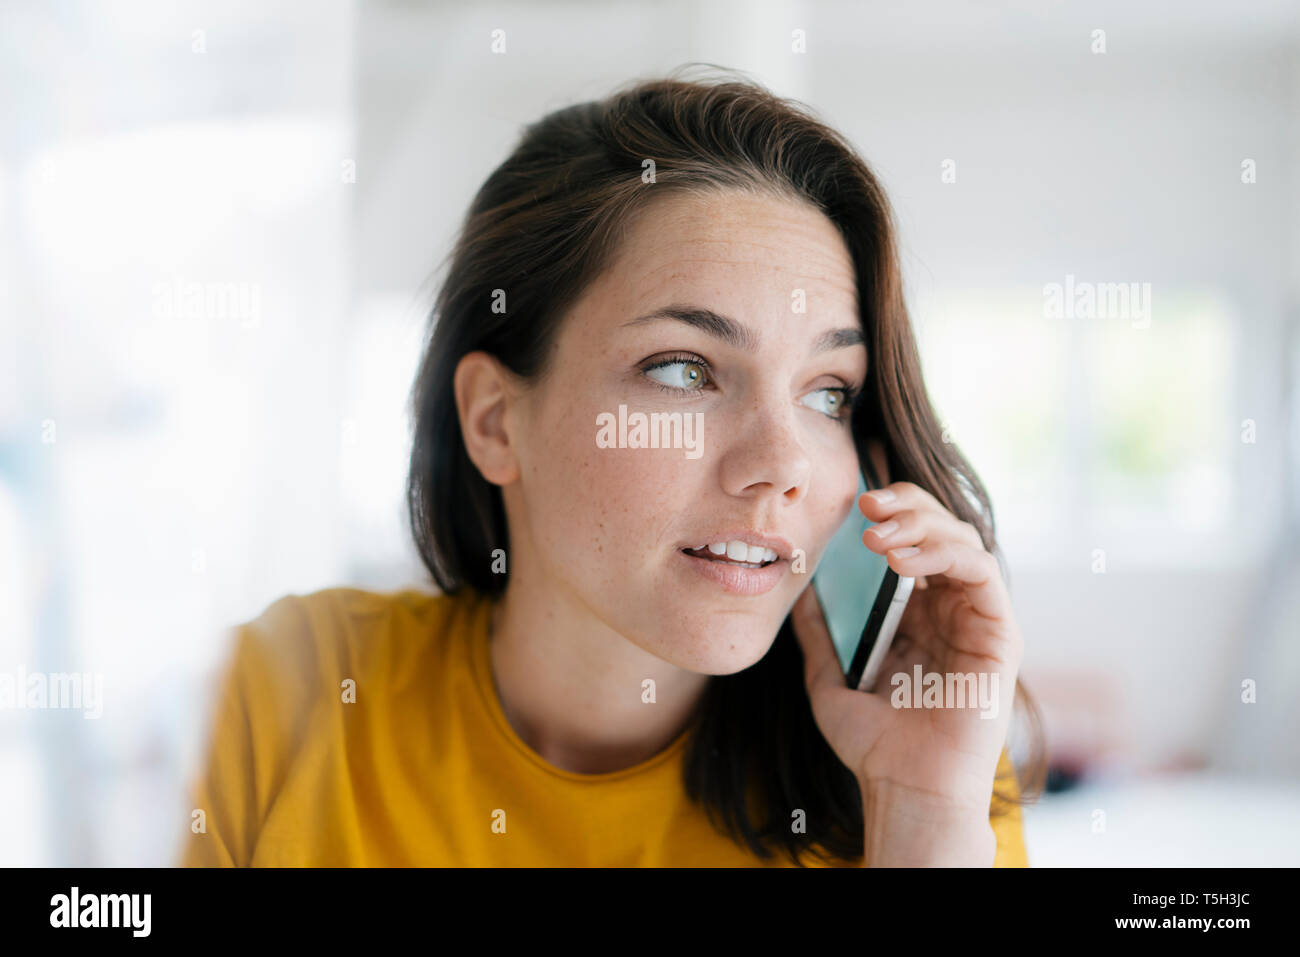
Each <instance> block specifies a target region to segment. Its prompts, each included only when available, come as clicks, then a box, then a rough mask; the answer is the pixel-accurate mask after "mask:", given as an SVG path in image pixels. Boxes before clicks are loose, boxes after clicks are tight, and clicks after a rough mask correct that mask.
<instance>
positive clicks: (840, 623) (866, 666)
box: [812, 476, 916, 691]
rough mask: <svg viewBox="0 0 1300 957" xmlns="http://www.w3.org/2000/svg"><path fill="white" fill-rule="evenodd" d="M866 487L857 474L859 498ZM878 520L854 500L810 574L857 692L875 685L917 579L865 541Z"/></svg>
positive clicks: (848, 680)
mask: <svg viewBox="0 0 1300 957" xmlns="http://www.w3.org/2000/svg"><path fill="white" fill-rule="evenodd" d="M873 487H874V486H873ZM867 491H869V487H868V484H867V481H866V479H865V478H864V477H862V476H859V478H858V496H859V497H860V496H861V495H862V493H864V492H867ZM874 524H875V523H874V522H873V521H871V519H869V518H867V517H866V516H865V515H863V514H862V509H860V508H858V504H857V498H854V500H853V509H852V510H851V511H850V512H849V516H848V518H846V519H845V520H844V524H843V525H841V526H840V528H839V530H838V531H837V532H836V533H835V535H834V536H833V537H832V538H831V541H830V544H829V545H827V546H826V551H825V552H823V553H822V557H821V561H819V562H818V564H817V571H816V572H814V573H813V578H812V586H813V589H814V591H816V593H817V600H818V601H819V602H820V603H821V606H822V614H823V616H824V617H825V618H826V627H827V629H828V630H829V631H830V633H831V641H832V643H833V644H834V645H835V652H836V654H837V655H838V656H839V659H840V667H841V668H842V669H843V670H844V681H845V683H846V684H847V685H848V686H849V687H850V688H856V689H857V690H859V691H871V690H872V689H873V688H874V687H875V684H876V679H877V678H878V677H879V676H880V666H881V664H882V663H883V662H884V659H885V655H886V653H887V652H888V651H889V646H890V645H891V644H892V643H893V640H894V633H895V632H896V631H897V630H898V622H899V620H900V619H901V618H902V617H903V609H904V608H906V607H907V599H908V598H909V597H910V596H911V594H912V586H913V585H914V584H915V582H916V579H914V578H909V577H907V576H905V575H899V574H898V573H897V572H896V571H894V570H893V569H892V568H890V567H889V562H888V561H887V560H886V559H885V556H884V555H879V554H877V553H876V552H873V551H872V550H871V549H869V548H867V546H866V545H865V544H863V541H862V535H863V533H864V532H865V531H866V530H867V529H868V528H870V527H871V526H872V525H874Z"/></svg>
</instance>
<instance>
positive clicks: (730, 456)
mask: <svg viewBox="0 0 1300 957" xmlns="http://www.w3.org/2000/svg"><path fill="white" fill-rule="evenodd" d="M796 414H797V410H796V409H795V408H794V407H793V405H792V403H791V400H790V397H789V396H788V395H786V396H784V397H780V396H776V395H773V396H770V397H764V398H762V399H758V398H756V399H755V400H754V402H753V403H752V404H751V405H750V406H749V408H748V410H747V411H745V412H744V413H743V419H742V421H740V422H734V423H731V425H732V426H733V427H731V428H729V429H728V431H729V432H730V433H731V434H730V436H729V440H728V442H727V446H726V452H725V453H724V455H723V460H722V483H723V487H724V488H725V490H726V491H727V492H728V494H731V495H736V496H740V497H745V496H749V497H755V496H760V495H770V494H771V493H773V492H775V493H776V495H778V496H780V497H781V498H783V499H785V500H786V501H787V502H790V503H793V502H796V501H798V500H799V499H801V498H802V497H803V496H804V495H805V494H807V491H808V483H809V480H810V479H811V477H812V459H811V458H810V457H809V455H808V451H807V450H806V449H805V448H804V446H803V443H802V442H800V440H799V433H798V428H797V421H796V418H795V416H796Z"/></svg>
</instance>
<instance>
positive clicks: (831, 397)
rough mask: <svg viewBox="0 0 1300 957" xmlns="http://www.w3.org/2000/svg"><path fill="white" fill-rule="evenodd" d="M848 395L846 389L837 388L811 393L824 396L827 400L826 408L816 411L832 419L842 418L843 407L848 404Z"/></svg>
mask: <svg viewBox="0 0 1300 957" xmlns="http://www.w3.org/2000/svg"><path fill="white" fill-rule="evenodd" d="M848 393H849V390H848V389H843V388H838V387H832V388H827V389H818V390H817V391H816V392H814V393H813V395H825V396H826V399H827V403H826V404H827V407H826V408H822V409H818V410H817V411H818V412H822V413H824V414H825V415H829V416H830V417H831V418H832V419H840V418H843V417H844V407H845V406H847V405H848V404H849V394H848ZM809 408H812V406H809Z"/></svg>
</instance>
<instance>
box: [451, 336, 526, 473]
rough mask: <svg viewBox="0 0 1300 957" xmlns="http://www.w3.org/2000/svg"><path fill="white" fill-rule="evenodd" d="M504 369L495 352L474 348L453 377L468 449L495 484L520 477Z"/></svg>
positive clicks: (472, 457)
mask: <svg viewBox="0 0 1300 957" xmlns="http://www.w3.org/2000/svg"><path fill="white" fill-rule="evenodd" d="M503 372H504V370H503V369H501V368H500V365H499V363H498V361H497V359H496V357H495V356H491V355H489V354H488V353H486V352H481V351H479V352H471V353H469V354H467V355H465V356H462V357H461V360H460V362H458V363H457V364H456V373H455V375H454V376H453V379H452V389H453V391H454V393H455V396H456V413H457V416H458V417H459V419H460V432H461V436H462V437H463V438H464V441H465V452H466V454H468V455H469V459H470V461H471V462H473V463H474V464H475V465H476V466H477V467H478V470H479V471H480V472H481V473H482V474H483V477H484V478H485V479H487V480H488V481H489V482H491V483H492V484H493V485H508V484H510V483H511V482H513V481H515V479H517V478H518V477H519V463H518V461H517V460H516V456H515V452H516V450H515V448H514V443H513V439H514V436H513V435H512V434H511V429H510V428H509V423H508V412H509V406H510V393H509V391H508V390H507V387H506V382H505V377H504V375H503Z"/></svg>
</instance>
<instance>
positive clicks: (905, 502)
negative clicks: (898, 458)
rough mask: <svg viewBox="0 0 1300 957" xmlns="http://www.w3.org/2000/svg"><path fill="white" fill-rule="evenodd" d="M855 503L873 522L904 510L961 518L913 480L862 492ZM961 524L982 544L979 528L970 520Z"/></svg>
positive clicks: (957, 519) (954, 519)
mask: <svg viewBox="0 0 1300 957" xmlns="http://www.w3.org/2000/svg"><path fill="white" fill-rule="evenodd" d="M881 496H885V500H884V501H882V500H881ZM857 505H858V510H859V511H860V512H862V514H863V515H865V516H866V517H867V518H869V519H871V521H873V522H885V521H888V520H889V519H890V518H892V517H893V516H894V515H896V514H897V513H898V512H901V511H904V510H916V511H923V512H924V511H929V512H938V513H941V514H943V515H947V516H949V517H950V518H952V520H953V521H956V522H961V519H959V518H957V516H956V515H954V514H953V513H952V510H951V509H949V508H947V507H946V506H945V505H944V504H943V503H942V502H940V501H939V500H938V499H937V498H935V497H934V495H932V494H931V493H930V492H928V491H926V490H925V489H923V488H921V486H919V485H917V484H916V483H914V482H894V483H892V484H891V485H887V486H885V487H884V488H883V489H876V490H874V491H871V492H863V493H862V494H861V495H859V496H858V502H857ZM962 524H965V525H968V526H969V527H970V528H971V529H973V530H974V531H975V535H976V537H977V538H978V539H979V543H980V545H983V544H984V539H983V538H982V537H981V536H980V533H979V529H977V528H975V526H974V525H973V524H971V523H970V522H963V523H962ZM963 534H964V533H963Z"/></svg>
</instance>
